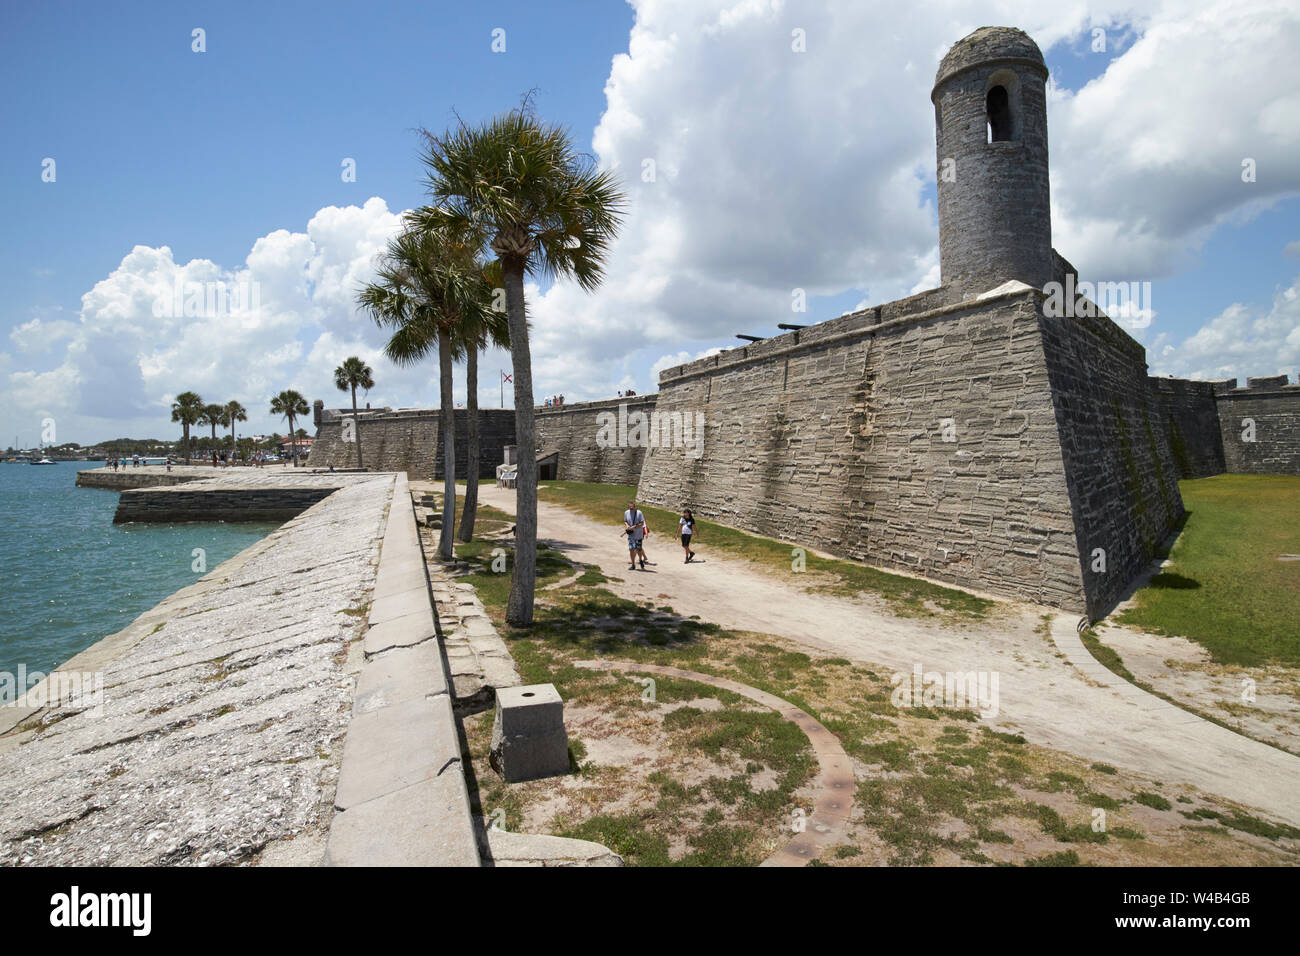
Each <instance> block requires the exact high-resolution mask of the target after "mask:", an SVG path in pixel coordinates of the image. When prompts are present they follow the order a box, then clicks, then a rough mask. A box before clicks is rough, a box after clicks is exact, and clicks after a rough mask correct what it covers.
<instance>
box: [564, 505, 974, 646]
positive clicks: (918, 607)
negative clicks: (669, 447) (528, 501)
mask: <svg viewBox="0 0 1300 956" xmlns="http://www.w3.org/2000/svg"><path fill="white" fill-rule="evenodd" d="M635 496H636V489H635V488H633V487H631V486H630V485H597V484H587V483H583V482H576V481H549V482H546V483H545V484H544V486H543V487H542V488H541V490H540V492H539V497H540V498H541V499H542V500H544V501H549V502H552V503H553V504H558V505H562V506H564V507H566V508H571V509H572V510H574V511H577V512H579V513H580V514H584V515H586V516H587V517H589V518H591V519H592V520H593V521H599V522H601V523H603V524H607V525H609V526H610V527H611V528H616V529H617V528H620V527H622V523H623V517H622V516H623V512H624V511H625V510H626V509H627V503H628V501H629V500H631V499H632V498H634V497H635ZM640 508H641V511H642V512H643V513H644V514H645V516H646V522H647V523H648V525H649V527H650V531H651V537H650V538H649V539H648V540H647V542H646V545H647V547H648V548H650V549H652V550H653V549H655V548H656V547H667V546H669V545H670V544H671V545H672V546H674V547H675V546H676V534H677V519H678V518H679V517H680V516H679V515H678V514H677V513H675V512H672V511H667V510H665V509H663V508H656V507H654V506H652V505H640ZM656 542H658V544H656ZM692 544H693V545H694V544H698V546H699V548H700V556H701V557H703V558H706V560H707V555H708V552H709V551H720V552H724V553H727V554H730V555H736V556H740V557H745V558H748V559H749V560H751V561H753V562H755V563H757V564H759V565H762V566H763V567H765V568H767V569H769V570H772V571H778V572H782V573H785V574H794V573H795V572H794V571H793V569H792V566H793V563H794V557H793V555H792V553H791V552H792V550H793V548H794V547H796V546H795V545H792V544H790V543H788V542H783V541H777V540H774V539H772V538H764V537H760V536H758V535H753V534H748V533H746V532H744V531H738V530H736V529H735V528H729V527H727V526H726V525H721V524H716V523H715V522H712V521H705V520H703V519H697V520H696V534H695V539H694V541H693V542H692ZM804 562H805V568H806V570H805V572H801V573H806V574H808V575H809V578H810V579H815V581H816V582H817V586H818V587H820V588H821V589H822V590H825V591H829V592H832V593H840V594H857V593H859V592H867V593H871V594H875V595H877V596H879V597H881V598H883V599H884V600H885V601H886V602H887V603H888V604H889V605H890V608H891V609H892V610H893V611H895V612H896V613H899V614H906V615H912V616H915V615H928V614H934V613H936V612H935V610H934V609H935V608H937V609H938V610H939V611H941V612H946V613H948V614H952V615H955V616H957V617H963V618H967V619H972V620H978V619H981V618H984V617H986V616H987V615H988V613H989V611H991V610H992V608H993V607H994V606H995V602H994V601H990V600H988V599H987V598H981V597H976V596H975V595H973V594H967V593H966V592H965V591H958V590H956V589H955V588H947V587H944V586H943V585H940V584H931V583H930V582H928V581H921V580H917V579H916V578H909V577H905V576H904V575H901V574H891V573H889V572H888V571H882V570H880V569H879V568H873V567H868V566H867V565H864V564H857V563H855V562H853V561H848V560H842V559H837V558H822V557H818V556H817V555H814V554H806V555H805V557H804Z"/></svg>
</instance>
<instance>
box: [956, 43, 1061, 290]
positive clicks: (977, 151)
mask: <svg viewBox="0 0 1300 956" xmlns="http://www.w3.org/2000/svg"><path fill="white" fill-rule="evenodd" d="M1046 84H1047V66H1046V64H1045V63H1044V62H1043V54H1042V53H1041V52H1040V51H1039V49H1038V45H1037V44H1036V43H1034V41H1033V40H1032V39H1030V38H1029V35H1028V34H1026V33H1024V32H1023V31H1021V30H1016V29H1013V28H1011V27H980V29H978V30H976V31H975V32H974V33H972V34H970V35H969V36H966V37H964V38H963V39H961V40H959V41H957V43H955V44H954V45H953V47H952V49H951V50H949V51H948V54H947V55H946V56H945V57H944V58H943V61H942V62H941V63H940V64H939V72H938V74H936V76H935V79H934V90H933V91H932V92H931V93H930V99H931V101H932V102H933V103H934V122H935V131H936V140H937V146H938V193H939V268H940V273H941V276H942V282H943V284H944V285H945V286H948V287H950V288H952V289H954V290H955V291H956V292H958V293H959V294H960V297H961V298H970V297H971V296H975V295H978V294H980V293H981V292H987V291H988V290H989V289H992V288H995V287H997V286H999V285H1001V284H1002V283H1004V282H1006V281H1007V280H1009V279H1019V280H1020V281H1021V282H1024V283H1026V284H1027V285H1030V286H1033V287H1035V288H1039V289H1041V288H1042V287H1043V286H1044V285H1045V284H1046V283H1047V282H1049V281H1051V279H1052V278H1053V265H1052V221H1051V204H1050V194H1049V187H1048V177H1047V100H1046Z"/></svg>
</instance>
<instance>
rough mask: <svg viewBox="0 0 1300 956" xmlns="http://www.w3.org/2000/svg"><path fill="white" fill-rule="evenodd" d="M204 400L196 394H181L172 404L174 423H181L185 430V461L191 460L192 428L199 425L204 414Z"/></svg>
mask: <svg viewBox="0 0 1300 956" xmlns="http://www.w3.org/2000/svg"><path fill="white" fill-rule="evenodd" d="M203 408H204V405H203V399H201V398H199V396H198V394H197V393H196V392H181V393H180V394H179V395H177V396H176V401H174V402H172V421H174V422H180V423H181V427H182V428H183V429H184V430H185V461H186V462H187V463H188V462H189V460H190V426H191V425H195V424H197V423H198V421H199V418H200V417H201V416H202V414H203Z"/></svg>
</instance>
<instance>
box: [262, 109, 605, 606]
mask: <svg viewBox="0 0 1300 956" xmlns="http://www.w3.org/2000/svg"><path fill="white" fill-rule="evenodd" d="M423 135H424V138H425V147H424V149H423V150H422V153H421V160H422V162H423V164H424V167H425V172H426V180H425V185H426V187H427V191H428V196H429V203H428V205H426V206H423V207H421V208H419V209H416V210H413V211H412V212H410V213H408V214H407V216H406V220H405V222H404V228H403V231H402V232H401V234H399V235H398V236H397V237H396V238H394V239H393V240H392V241H391V242H390V243H389V244H388V248H387V251H386V252H385V253H384V255H383V257H382V260H381V262H380V264H379V268H378V270H377V274H376V280H375V281H374V282H372V283H371V284H369V285H367V286H366V287H365V288H364V289H362V290H361V292H360V294H359V296H358V301H359V303H360V305H361V307H362V308H363V309H364V310H365V311H366V312H368V313H369V314H370V315H371V317H372V318H373V319H374V320H375V321H376V322H377V323H378V324H379V325H380V326H381V327H382V328H385V329H387V330H390V331H391V338H390V339H389V341H388V344H387V346H386V347H385V354H386V355H387V356H388V357H389V359H391V360H392V361H393V362H395V363H397V364H400V365H409V364H412V363H415V362H418V361H420V360H422V359H424V358H426V357H428V356H429V355H430V354H431V353H433V352H436V353H437V355H438V366H439V374H438V378H439V395H440V402H439V405H440V412H441V415H440V426H439V431H440V433H441V434H442V436H443V482H444V484H443V514H442V532H441V537H440V539H439V545H438V550H439V554H440V556H441V557H442V558H443V560H451V559H452V556H453V554H452V552H453V543H454V537H455V507H456V484H455V482H456V454H455V420H454V417H453V416H454V406H453V403H452V365H453V363H454V362H455V361H456V360H457V359H462V358H463V359H464V361H465V368H466V397H467V401H466V411H467V415H468V420H469V428H468V434H467V438H468V445H469V447H468V448H467V452H468V454H467V456H466V457H467V461H468V462H469V474H468V475H467V476H466V479H467V480H466V494H465V512H464V516H463V520H462V522H461V526H460V527H461V540H463V541H468V540H470V538H471V537H472V535H473V530H474V514H475V510H476V507H477V496H478V457H479V448H478V352H479V350H480V349H483V348H486V347H488V346H489V345H495V346H498V347H502V348H505V347H507V346H508V347H509V349H510V353H511V359H512V363H513V366H514V396H515V441H516V444H517V445H518V451H519V454H518V461H519V464H518V471H517V478H518V480H517V482H516V489H517V490H516V508H515V535H516V537H515V561H514V569H513V574H512V579H511V584H510V597H509V601H508V603H507V606H506V620H507V621H508V622H509V623H511V624H514V625H517V626H527V625H530V624H531V623H532V621H533V589H534V583H535V580H536V568H537V459H536V437H535V433H534V426H533V380H532V362H531V358H530V353H529V347H528V322H527V317H526V310H525V303H524V277H525V276H527V275H535V276H541V277H545V278H560V277H569V278H572V279H574V280H576V281H577V282H578V284H579V286H581V287H582V288H583V289H587V290H590V289H594V288H595V287H596V286H597V285H598V284H599V283H600V280H601V277H602V274H603V268H604V261H605V256H606V253H607V251H608V248H609V244H610V242H611V241H612V240H613V238H614V236H615V234H616V232H617V228H618V224H619V222H620V220H621V218H622V211H623V203H624V199H623V196H622V194H621V193H620V191H619V189H618V185H617V182H616V180H615V178H614V177H613V175H612V174H611V173H610V172H608V171H602V170H600V169H598V168H596V166H595V165H594V163H593V162H592V160H591V158H590V157H588V156H585V155H583V154H580V153H578V152H577V151H576V150H575V149H574V147H573V144H572V143H571V142H570V139H569V135H568V132H567V131H566V130H565V129H563V128H562V127H558V126H550V125H547V124H544V123H542V122H541V121H539V120H538V119H537V118H536V116H535V115H534V114H533V112H532V108H531V106H530V104H529V103H528V102H527V101H525V102H524V103H523V104H522V105H521V106H520V107H519V108H518V109H514V110H511V111H509V112H507V113H503V114H501V115H500V116H497V117H496V118H494V119H493V120H491V121H489V122H487V123H485V124H483V125H481V126H478V127H470V126H467V125H465V124H464V123H463V122H462V123H460V124H458V125H457V126H456V127H455V128H453V129H451V130H448V131H447V132H446V133H444V134H442V135H436V134H434V133H430V132H428V131H427V130H426V131H423ZM489 254H490V255H489ZM352 362H355V363H356V364H355V365H349V363H352ZM357 365H359V366H360V368H357V367H356V366H357ZM363 372H364V374H362V373H363ZM369 373H370V370H369V369H368V368H366V367H365V364H364V363H363V362H361V360H360V359H349V360H348V361H347V362H345V363H344V364H343V365H341V366H340V367H339V368H338V369H336V370H335V384H336V385H337V386H338V387H339V389H341V390H345V391H346V390H347V389H349V388H350V389H351V390H352V408H353V416H354V419H355V417H356V388H357V387H361V388H367V387H369V386H367V385H366V384H364V383H365V382H366V381H371V379H370V374H369ZM372 384H373V382H372ZM273 410H274V406H273ZM305 411H306V405H305V403H304V406H303V412H304V413H305ZM357 424H358V426H359V424H360V423H359V422H358V423H357ZM290 430H291V431H292V422H291V423H290ZM356 438H357V464H358V466H360V465H361V441H360V433H359V431H358V433H357V435H356Z"/></svg>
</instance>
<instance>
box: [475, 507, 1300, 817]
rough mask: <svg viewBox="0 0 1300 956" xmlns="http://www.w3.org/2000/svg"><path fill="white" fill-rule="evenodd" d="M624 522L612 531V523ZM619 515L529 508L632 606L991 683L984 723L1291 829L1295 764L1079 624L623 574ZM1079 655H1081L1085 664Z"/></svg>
mask: <svg viewBox="0 0 1300 956" xmlns="http://www.w3.org/2000/svg"><path fill="white" fill-rule="evenodd" d="M479 496H480V497H479V500H480V501H482V502H484V503H485V504H490V505H492V506H494V507H496V508H500V509H502V510H504V511H507V512H509V513H511V514H513V513H514V509H515V502H514V492H513V491H510V490H506V489H500V488H497V487H495V486H494V485H490V484H484V485H482V486H480V489H479ZM615 522H619V524H614V523H615ZM620 526H621V522H620V516H618V515H613V516H611V524H599V523H597V522H594V521H592V520H590V519H589V518H586V517H584V516H582V515H578V514H575V513H574V512H571V511H568V510H567V509H564V508H561V507H560V506H558V505H554V504H548V503H546V502H540V503H539V504H538V527H539V534H540V535H541V537H543V538H545V539H547V540H550V541H551V542H552V543H553V544H554V545H555V546H556V547H558V548H559V549H560V550H561V551H563V552H564V553H565V554H566V555H567V556H569V557H571V558H573V559H574V560H577V561H582V562H584V563H587V564H593V565H596V566H597V567H599V568H600V569H601V571H602V572H603V573H605V574H606V575H609V576H611V577H614V578H621V579H623V580H622V581H621V583H612V584H611V585H609V586H610V587H611V589H612V590H614V591H616V592H617V593H618V594H620V595H622V596H625V597H628V598H631V599H633V600H638V601H652V602H653V603H654V604H656V605H669V606H671V607H672V608H673V609H674V610H675V611H676V612H677V613H678V614H680V615H683V616H690V615H695V614H698V615H699V616H700V617H701V618H703V619H704V620H707V621H712V622H714V623H717V624H720V625H722V626H723V627H727V628H731V629H738V630H748V631H758V632H762V633H768V634H776V635H780V636H782V637H785V638H788V639H790V640H793V641H796V642H799V643H801V644H804V645H806V646H808V647H812V648H816V649H818V650H821V651H824V652H827V653H830V654H833V655H837V656H843V657H847V658H850V659H852V660H857V661H861V662H865V663H868V664H871V665H875V666H877V667H883V668H885V669H886V670H887V671H894V672H897V673H902V674H909V673H911V672H912V671H913V669H914V668H915V667H918V666H919V667H921V668H922V670H923V671H925V672H931V671H938V672H961V673H966V672H970V671H976V672H986V673H989V674H990V675H996V676H997V678H998V691H999V693H998V705H999V706H998V711H997V714H996V715H995V716H994V715H990V718H989V723H990V724H992V725H994V726H997V727H998V728H999V729H1004V730H1015V731H1018V732H1020V733H1023V734H1024V735H1025V737H1026V738H1027V739H1029V740H1031V741H1033V742H1034V743H1037V744H1042V745H1044V746H1047V747H1052V748H1055V749H1058V750H1063V751H1067V752H1069V753H1072V754H1077V755H1078V756H1080V757H1082V758H1084V759H1086V760H1092V761H1104V762H1105V763H1109V764H1113V765H1114V766H1117V767H1124V768H1126V769H1127V770H1130V771H1133V772H1135V773H1140V774H1144V775H1147V776H1149V777H1151V778H1152V779H1154V780H1158V781H1161V782H1163V783H1173V782H1182V783H1187V784H1191V785H1193V786H1196V787H1199V788H1201V789H1202V790H1205V791H1208V792H1210V793H1215V794H1218V795H1220V796H1223V797H1227V798H1228V799H1230V800H1235V801H1238V802H1240V803H1243V804H1246V805H1249V806H1253V807H1256V808H1258V809H1260V810H1262V811H1264V812H1265V813H1266V814H1268V815H1269V816H1272V817H1274V818H1276V819H1279V820H1283V821H1286V822H1288V823H1290V824H1292V825H1296V826H1300V757H1295V756H1292V755H1290V754H1287V753H1285V752H1283V751H1280V750H1277V749H1275V748H1273V747H1269V746H1267V745H1264V744H1260V743H1258V742H1256V741H1253V740H1250V739H1249V738H1246V737H1242V736H1240V735H1238V734H1234V733H1232V732H1231V731H1228V730H1225V729H1224V728H1221V727H1219V726H1217V725H1215V724H1212V723H1210V722H1208V721H1205V720H1202V719H1200V718H1198V717H1195V716H1193V715H1191V714H1189V713H1187V712H1186V711H1183V710H1180V709H1179V708H1176V707H1173V706H1171V705H1168V704H1164V702H1163V701H1160V700H1159V699H1157V698H1153V697H1151V696H1150V695H1148V694H1146V693H1144V692H1142V691H1141V690H1139V689H1137V688H1135V687H1133V686H1132V685H1130V684H1128V683H1127V682H1125V681H1122V680H1120V679H1119V678H1115V677H1114V676H1113V675H1110V672H1109V671H1105V670H1104V669H1101V668H1100V666H1099V665H1096V664H1095V661H1092V658H1091V657H1090V656H1088V655H1087V652H1086V651H1085V650H1084V649H1083V648H1082V645H1079V646H1078V647H1075V646H1074V645H1075V644H1077V643H1078V639H1077V637H1075V638H1073V643H1071V641H1070V639H1068V638H1067V636H1066V635H1067V634H1073V626H1074V620H1075V619H1074V617H1073V616H1064V615H1059V616H1057V617H1056V619H1055V621H1054V623H1053V627H1052V638H1048V637H1047V636H1045V635H1044V634H1043V633H1042V632H1041V630H1036V628H1041V618H1042V616H1043V615H1044V614H1045V613H1048V609H1046V608H1041V607H1037V606H1032V605H1026V604H1016V603H1004V604H1001V605H999V607H998V609H997V610H996V611H995V612H994V614H993V615H992V617H991V618H990V619H989V620H987V621H982V622H978V623H971V624H958V625H953V624H945V623H936V622H934V621H930V620H922V619H909V618H898V617H895V616H893V615H891V614H889V613H887V611H885V610H884V609H883V608H882V606H880V605H879V604H878V603H876V602H874V601H872V600H870V599H865V598H864V599H848V598H840V597H833V596H829V595H824V594H812V593H809V592H808V591H806V590H805V589H804V588H803V587H801V586H800V581H799V579H798V578H797V577H796V576H795V575H794V574H793V573H792V574H790V575H789V577H788V578H783V577H781V576H780V575H778V574H775V573H770V572H767V571H765V570H762V569H760V568H758V567H756V566H755V565H753V564H751V563H750V562H747V561H744V560H742V559H740V558H735V557H727V556H720V555H717V554H714V553H712V552H711V551H710V550H709V542H708V540H707V538H705V539H703V540H700V541H699V542H698V547H697V548H696V550H697V552H698V554H699V557H698V558H697V560H696V561H695V562H692V563H691V564H683V563H682V551H681V548H680V547H679V545H678V543H677V542H676V541H675V540H674V539H673V538H670V537H668V536H666V535H664V534H653V535H652V536H651V537H650V538H649V539H648V540H647V542H646V547H647V549H648V553H649V556H650V558H651V560H652V561H655V562H657V563H656V564H655V565H654V566H652V567H651V568H650V569H649V570H648V571H645V572H641V571H629V570H628V567H627V563H626V562H627V557H626V554H627V552H626V548H625V547H623V546H622V543H621V541H620V540H619V537H618V528H619V527H620ZM1080 652H1082V654H1083V656H1080Z"/></svg>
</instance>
